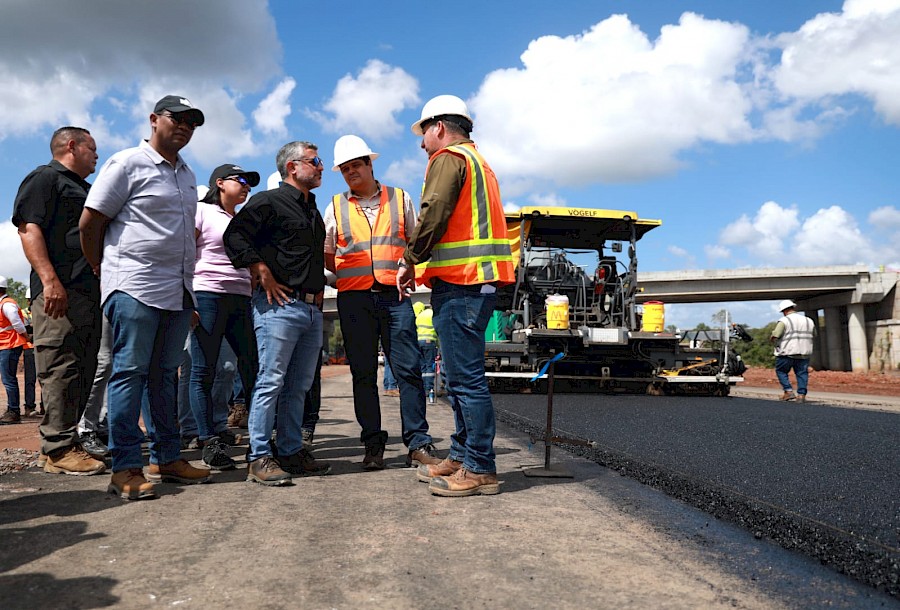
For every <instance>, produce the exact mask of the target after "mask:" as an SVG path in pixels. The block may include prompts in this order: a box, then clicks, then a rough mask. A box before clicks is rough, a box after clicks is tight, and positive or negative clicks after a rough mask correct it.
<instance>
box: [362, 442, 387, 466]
mask: <svg viewBox="0 0 900 610" xmlns="http://www.w3.org/2000/svg"><path fill="white" fill-rule="evenodd" d="M362 467H363V468H364V469H365V470H384V444H382V443H373V444H371V445H366V456H365V457H364V458H363V462H362Z"/></svg>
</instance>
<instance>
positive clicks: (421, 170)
mask: <svg viewBox="0 0 900 610" xmlns="http://www.w3.org/2000/svg"><path fill="white" fill-rule="evenodd" d="M375 163H376V165H375V177H376V178H378V180H380V181H382V182H384V183H385V184H391V185H393V186H399V187H400V188H403V189H405V190H406V191H407V192H408V193H409V196H410V197H411V198H412V200H413V203H415V204H418V203H419V196H420V195H421V193H422V180H423V179H424V177H425V164H426V159H425V155H422V156H421V158H418V157H417V158H415V159H414V158H412V157H407V158H405V159H401V160H399V161H393V162H391V163H390V164H389V165H388V166H387V169H386V170H385V171H384V173H380V172H379V170H378V165H377V164H378V163H380V162H379V161H377V160H376V161H375Z"/></svg>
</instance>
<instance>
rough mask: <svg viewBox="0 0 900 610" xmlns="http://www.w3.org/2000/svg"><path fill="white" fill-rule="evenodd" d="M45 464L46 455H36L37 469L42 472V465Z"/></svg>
mask: <svg viewBox="0 0 900 610" xmlns="http://www.w3.org/2000/svg"><path fill="white" fill-rule="evenodd" d="M46 463H47V454H46V453H43V452H41V453H38V459H37V467H38V468H40V469H41V470H43V469H44V464H46Z"/></svg>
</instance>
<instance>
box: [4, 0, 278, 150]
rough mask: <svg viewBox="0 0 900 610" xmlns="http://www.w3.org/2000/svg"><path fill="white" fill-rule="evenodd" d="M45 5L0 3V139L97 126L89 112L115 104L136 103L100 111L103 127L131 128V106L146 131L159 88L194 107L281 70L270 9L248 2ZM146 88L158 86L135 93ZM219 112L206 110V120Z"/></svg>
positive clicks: (103, 0) (94, 0)
mask: <svg viewBox="0 0 900 610" xmlns="http://www.w3.org/2000/svg"><path fill="white" fill-rule="evenodd" d="M47 10H48V7H47V5H44V4H41V3H35V2H28V1H26V0H13V1H8V2H5V3H4V7H3V13H4V14H3V20H2V21H0V82H2V83H3V90H4V95H3V96H2V97H0V140H2V139H4V138H6V137H8V136H10V135H22V134H29V133H34V132H36V131H37V130H39V129H41V128H46V127H53V128H55V127H57V126H59V125H60V124H66V123H74V124H85V126H87V127H89V128H92V127H93V130H96V129H97V126H98V125H97V124H91V123H90V121H89V120H88V118H89V117H91V116H92V115H94V114H97V113H103V112H105V110H104V109H108V110H109V111H111V112H112V113H115V112H117V107H118V108H126V109H134V112H133V113H132V115H131V116H128V115H126V116H124V117H123V116H117V117H113V116H109V117H107V119H106V121H107V123H108V124H109V125H110V127H109V129H108V131H110V132H115V133H121V132H122V131H123V127H122V124H121V123H116V120H118V121H122V119H123V118H124V119H125V121H126V122H127V123H128V124H129V126H130V127H129V129H130V128H131V125H132V122H131V120H130V119H132V118H133V117H134V116H135V113H136V116H138V117H141V118H142V120H141V122H140V125H139V127H140V128H141V133H142V134H143V136H144V137H146V131H147V126H146V117H147V115H149V113H150V111H151V110H152V104H153V102H155V101H156V99H159V97H161V96H162V95H165V94H167V93H173V92H175V93H179V94H183V95H186V96H187V97H188V98H191V99H192V100H195V103H197V105H198V107H200V104H199V102H198V101H196V100H199V99H204V98H206V97H208V96H209V97H215V94H213V93H211V92H212V91H218V92H219V94H220V95H224V96H228V95H229V94H228V93H227V92H226V89H225V87H229V88H231V89H233V90H235V91H244V92H246V91H253V90H257V89H258V88H259V87H261V86H263V84H264V83H265V82H266V81H267V80H269V79H270V78H272V77H273V76H275V75H276V74H277V73H278V72H279V70H280V68H279V64H278V62H279V60H280V55H281V46H280V44H279V42H278V37H277V34H276V32H275V24H274V21H273V20H272V17H271V15H270V14H269V12H268V11H265V10H253V11H248V10H247V7H246V4H245V3H244V2H243V1H242V0H195V1H192V2H187V3H185V2H181V1H179V0H158V1H156V2H152V3H141V2H138V3H135V2H119V1H118V0H85V1H83V2H60V3H54V4H53V7H52V11H53V19H48V18H47ZM87 15H91V16H92V17H90V18H87V17H86V16H87ZM175 15H177V18H176V17H174V16H175ZM99 16H102V18H99ZM236 23H240V30H241V44H240V48H241V50H240V62H223V61H222V58H223V57H232V56H233V55H234V50H235V49H234V45H235V39H233V38H232V37H229V36H223V35H222V32H223V31H229V30H231V29H233V28H234V25H235V24H236ZM197 24H202V26H201V27H198V26H197ZM161 25H163V27H161ZM35 32H40V36H35ZM73 37H77V52H73ZM173 67H174V69H173ZM135 86H136V88H135ZM144 91H154V92H156V93H158V94H159V95H157V96H156V98H154V99H151V100H148V99H140V98H139V97H138V96H139V94H140V93H141V92H144ZM235 95H236V94H235ZM201 108H202V107H201ZM204 110H206V109H204ZM217 119H218V117H216V116H215V115H214V114H212V116H211V115H210V114H207V120H208V122H209V123H213V124H216V123H218V121H217ZM114 123H115V126H113V124H114ZM98 143H99V144H100V145H101V146H106V145H107V142H106V141H102V142H101V141H100V140H98ZM132 143H133V142H132Z"/></svg>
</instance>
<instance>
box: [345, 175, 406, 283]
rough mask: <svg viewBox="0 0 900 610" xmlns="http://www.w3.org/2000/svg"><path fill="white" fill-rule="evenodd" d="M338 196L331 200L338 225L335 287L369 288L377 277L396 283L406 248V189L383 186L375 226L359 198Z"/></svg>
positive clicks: (382, 281)
mask: <svg viewBox="0 0 900 610" xmlns="http://www.w3.org/2000/svg"><path fill="white" fill-rule="evenodd" d="M347 195H348V193H341V194H339V195H335V196H334V197H333V198H332V200H331V202H332V207H333V208H334V220H335V224H336V225H337V238H336V244H335V246H336V247H335V252H334V267H335V272H334V274H335V276H337V281H336V282H335V286H336V287H337V289H338V291H342V290H368V289H369V288H371V287H372V286H373V284H374V283H375V280H378V281H379V282H380V283H382V284H385V285H387V286H393V285H394V284H396V283H397V269H398V266H397V261H399V260H400V257H401V256H403V251H404V250H405V249H406V239H407V236H406V218H405V217H404V214H403V201H404V198H405V193H404V192H403V189H399V188H394V187H392V186H383V187H382V188H381V203H380V204H379V207H378V216H377V217H376V218H375V226H374V227H373V226H371V225H370V224H369V219H368V218H367V217H366V214H365V212H363V210H362V208H360V207H359V203H358V199H357V198H356V197H353V196H350V197H349V198H348V197H347Z"/></svg>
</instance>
